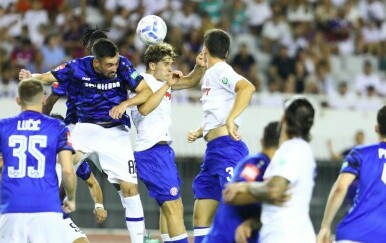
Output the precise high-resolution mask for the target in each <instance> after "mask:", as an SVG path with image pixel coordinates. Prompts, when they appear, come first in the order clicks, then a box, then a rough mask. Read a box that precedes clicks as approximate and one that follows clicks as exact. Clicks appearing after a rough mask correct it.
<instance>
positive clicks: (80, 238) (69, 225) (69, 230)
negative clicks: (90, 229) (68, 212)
mask: <svg viewBox="0 0 386 243" xmlns="http://www.w3.org/2000/svg"><path fill="white" fill-rule="evenodd" d="M63 221H64V225H65V226H64V231H65V236H66V240H67V242H73V243H89V240H88V238H87V236H86V234H85V233H84V232H83V231H82V230H80V229H79V227H78V226H76V224H75V223H74V222H73V221H72V219H71V218H66V219H63Z"/></svg>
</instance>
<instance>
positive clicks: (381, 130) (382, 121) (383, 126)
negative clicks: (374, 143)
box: [375, 105, 386, 138]
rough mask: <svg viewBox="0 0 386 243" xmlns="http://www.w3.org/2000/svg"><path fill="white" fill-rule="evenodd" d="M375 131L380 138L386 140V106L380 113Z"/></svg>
mask: <svg viewBox="0 0 386 243" xmlns="http://www.w3.org/2000/svg"><path fill="white" fill-rule="evenodd" d="M375 131H376V132H377V133H378V134H379V136H380V137H382V138H386V105H385V106H382V108H381V109H379V111H378V114H377V125H376V126H375Z"/></svg>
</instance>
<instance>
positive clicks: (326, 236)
mask: <svg viewBox="0 0 386 243" xmlns="http://www.w3.org/2000/svg"><path fill="white" fill-rule="evenodd" d="M330 236H331V229H330V228H327V227H322V228H321V229H320V231H319V234H318V237H317V242H318V243H331V242H332V240H331V239H330Z"/></svg>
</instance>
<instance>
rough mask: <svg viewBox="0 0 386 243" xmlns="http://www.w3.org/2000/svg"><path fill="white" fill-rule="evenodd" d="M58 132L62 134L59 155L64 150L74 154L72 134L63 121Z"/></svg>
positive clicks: (60, 135) (59, 142)
mask: <svg viewBox="0 0 386 243" xmlns="http://www.w3.org/2000/svg"><path fill="white" fill-rule="evenodd" d="M58 131H60V134H59V141H58V147H57V148H58V151H57V152H58V153H59V152H60V151H62V150H70V151H71V152H72V153H75V151H74V148H73V147H72V139H71V133H70V131H69V130H68V128H67V127H66V125H65V124H64V123H63V122H61V121H60V124H59V127H58Z"/></svg>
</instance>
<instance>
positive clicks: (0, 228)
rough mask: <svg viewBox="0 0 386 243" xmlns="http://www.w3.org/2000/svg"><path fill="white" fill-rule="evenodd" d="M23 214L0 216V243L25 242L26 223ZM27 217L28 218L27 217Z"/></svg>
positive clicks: (26, 238)
mask: <svg viewBox="0 0 386 243" xmlns="http://www.w3.org/2000/svg"><path fill="white" fill-rule="evenodd" d="M24 215H28V214H24V213H7V214H0V243H9V242H27V241H28V232H27V229H28V227H31V225H29V224H28V223H29V222H28V218H26V217H25V216H24ZM27 217H28V216H27Z"/></svg>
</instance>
